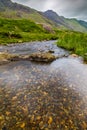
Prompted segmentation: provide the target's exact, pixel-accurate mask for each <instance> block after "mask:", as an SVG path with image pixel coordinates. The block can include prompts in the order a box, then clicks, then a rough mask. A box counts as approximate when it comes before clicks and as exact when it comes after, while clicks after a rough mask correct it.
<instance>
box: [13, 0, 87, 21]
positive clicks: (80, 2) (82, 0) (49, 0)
mask: <svg viewBox="0 0 87 130" xmlns="http://www.w3.org/2000/svg"><path fill="white" fill-rule="evenodd" d="M12 1H14V2H17V3H21V4H24V5H27V6H29V7H32V8H34V9H36V10H39V11H46V10H48V9H51V10H54V11H56V12H57V14H59V15H62V16H65V17H69V18H78V19H82V20H86V21H87V0H12Z"/></svg>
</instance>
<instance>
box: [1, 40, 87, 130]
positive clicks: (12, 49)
mask: <svg viewBox="0 0 87 130" xmlns="http://www.w3.org/2000/svg"><path fill="white" fill-rule="evenodd" d="M54 42H55V41H44V42H31V43H23V44H15V45H14V44H13V45H8V46H0V51H1V52H2V51H4V52H5V51H6V52H9V53H12V54H20V55H26V54H31V53H34V52H46V51H50V50H52V51H53V55H56V56H58V57H59V58H58V59H56V60H55V61H53V62H51V63H44V62H43V63H41V62H32V61H28V60H25V61H23V60H21V61H15V62H11V63H8V64H5V65H1V66H0V129H1V130H87V65H86V64H83V62H82V61H81V59H80V58H79V57H78V58H77V57H76V58H74V57H72V56H69V53H68V52H67V51H65V50H63V49H61V48H58V47H57V46H56V45H55V44H54Z"/></svg>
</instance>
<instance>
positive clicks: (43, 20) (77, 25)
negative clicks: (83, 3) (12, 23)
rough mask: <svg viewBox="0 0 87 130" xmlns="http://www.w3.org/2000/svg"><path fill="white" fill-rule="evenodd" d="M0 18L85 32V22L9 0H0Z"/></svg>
mask: <svg viewBox="0 0 87 130" xmlns="http://www.w3.org/2000/svg"><path fill="white" fill-rule="evenodd" d="M0 18H9V19H29V20H32V21H34V22H35V23H37V24H41V25H43V26H44V27H47V26H50V27H51V28H53V27H56V28H59V29H68V30H74V31H80V32H87V22H84V21H80V20H76V19H68V18H65V17H62V16H59V15H58V14H57V13H56V12H54V11H52V10H47V11H45V12H39V11H37V10H35V9H32V8H30V7H27V6H24V5H21V4H18V3H13V2H12V1H11V0H0Z"/></svg>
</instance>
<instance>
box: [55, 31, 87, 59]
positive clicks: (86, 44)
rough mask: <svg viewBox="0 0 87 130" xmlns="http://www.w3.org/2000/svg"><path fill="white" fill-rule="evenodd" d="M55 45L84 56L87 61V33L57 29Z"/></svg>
mask: <svg viewBox="0 0 87 130" xmlns="http://www.w3.org/2000/svg"><path fill="white" fill-rule="evenodd" d="M58 37H59V40H58V42H57V45H58V46H60V47H62V48H65V49H67V50H69V51H70V52H71V53H75V54H77V55H79V56H82V57H84V60H85V61H87V34H86V33H80V32H71V31H64V32H63V31H59V32H58Z"/></svg>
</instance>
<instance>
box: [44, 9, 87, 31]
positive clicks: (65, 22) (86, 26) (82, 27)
mask: <svg viewBox="0 0 87 130" xmlns="http://www.w3.org/2000/svg"><path fill="white" fill-rule="evenodd" d="M43 15H44V16H45V17H46V18H48V19H50V20H52V21H53V22H55V23H56V24H57V25H60V26H62V27H64V28H65V29H70V30H74V31H81V32H87V22H84V21H79V20H77V19H68V18H65V17H62V16H59V15H58V14H57V13H56V12H54V11H52V10H47V11H45V12H43Z"/></svg>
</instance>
